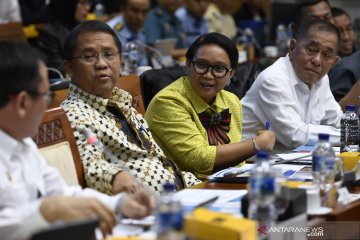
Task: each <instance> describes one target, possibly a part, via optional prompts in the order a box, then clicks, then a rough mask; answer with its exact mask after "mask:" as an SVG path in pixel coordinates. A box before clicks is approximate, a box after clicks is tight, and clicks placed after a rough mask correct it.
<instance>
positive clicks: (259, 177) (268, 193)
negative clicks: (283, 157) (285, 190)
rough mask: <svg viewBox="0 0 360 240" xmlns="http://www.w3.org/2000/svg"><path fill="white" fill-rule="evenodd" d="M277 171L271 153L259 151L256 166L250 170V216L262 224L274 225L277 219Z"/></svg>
mask: <svg viewBox="0 0 360 240" xmlns="http://www.w3.org/2000/svg"><path fill="white" fill-rule="evenodd" d="M275 177H276V172H274V171H273V169H271V168H270V163H269V153H268V152H266V151H258V152H257V154H256V162H255V166H254V168H253V169H252V170H251V172H250V180H249V181H250V185H249V211H248V213H249V214H248V215H249V218H251V219H254V220H257V221H259V222H260V225H259V226H261V225H265V224H266V225H270V226H271V225H273V224H274V221H275V220H276V217H277V216H276V215H277V214H276V207H275Z"/></svg>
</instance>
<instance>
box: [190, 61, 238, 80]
mask: <svg viewBox="0 0 360 240" xmlns="http://www.w3.org/2000/svg"><path fill="white" fill-rule="evenodd" d="M192 64H193V67H194V71H195V72H196V73H197V74H205V73H207V72H208V71H209V68H211V73H212V75H213V76H214V77H215V78H223V77H225V75H226V74H227V73H228V72H229V71H230V70H231V69H232V68H226V67H224V66H221V65H209V64H206V63H204V62H201V61H192Z"/></svg>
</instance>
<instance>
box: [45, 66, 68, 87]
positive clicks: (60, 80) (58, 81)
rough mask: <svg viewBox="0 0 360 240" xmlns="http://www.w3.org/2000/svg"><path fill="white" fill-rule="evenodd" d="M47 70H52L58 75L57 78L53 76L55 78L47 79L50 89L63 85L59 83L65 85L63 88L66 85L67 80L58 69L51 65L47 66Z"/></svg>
mask: <svg viewBox="0 0 360 240" xmlns="http://www.w3.org/2000/svg"><path fill="white" fill-rule="evenodd" d="M47 70H48V72H54V73H56V74H57V75H59V78H55V79H51V78H50V79H49V82H50V89H51V90H56V88H57V87H60V88H61V87H63V86H61V85H66V86H65V87H63V88H66V87H68V84H69V81H68V80H66V79H65V78H64V76H63V75H62V74H61V72H60V71H59V70H58V69H56V68H52V67H48V68H47Z"/></svg>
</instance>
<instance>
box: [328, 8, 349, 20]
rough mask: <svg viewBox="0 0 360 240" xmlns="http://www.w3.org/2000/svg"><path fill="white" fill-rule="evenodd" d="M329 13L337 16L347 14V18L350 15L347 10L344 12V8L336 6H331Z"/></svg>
mask: <svg viewBox="0 0 360 240" xmlns="http://www.w3.org/2000/svg"><path fill="white" fill-rule="evenodd" d="M331 14H332V15H333V17H338V16H340V15H346V16H348V18H350V15H349V14H348V13H347V12H345V10H343V9H341V8H337V7H333V8H331Z"/></svg>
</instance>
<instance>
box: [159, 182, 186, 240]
mask: <svg viewBox="0 0 360 240" xmlns="http://www.w3.org/2000/svg"><path fill="white" fill-rule="evenodd" d="M174 193H175V185H174V184H172V183H166V184H165V185H164V191H163V192H162V193H161V194H160V197H159V200H158V204H157V209H156V232H157V237H158V238H157V239H174V238H175V239H180V238H179V237H175V236H179V235H181V233H180V230H181V229H182V226H183V212H182V207H181V204H180V202H179V201H178V200H177V199H175V198H174Z"/></svg>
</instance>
